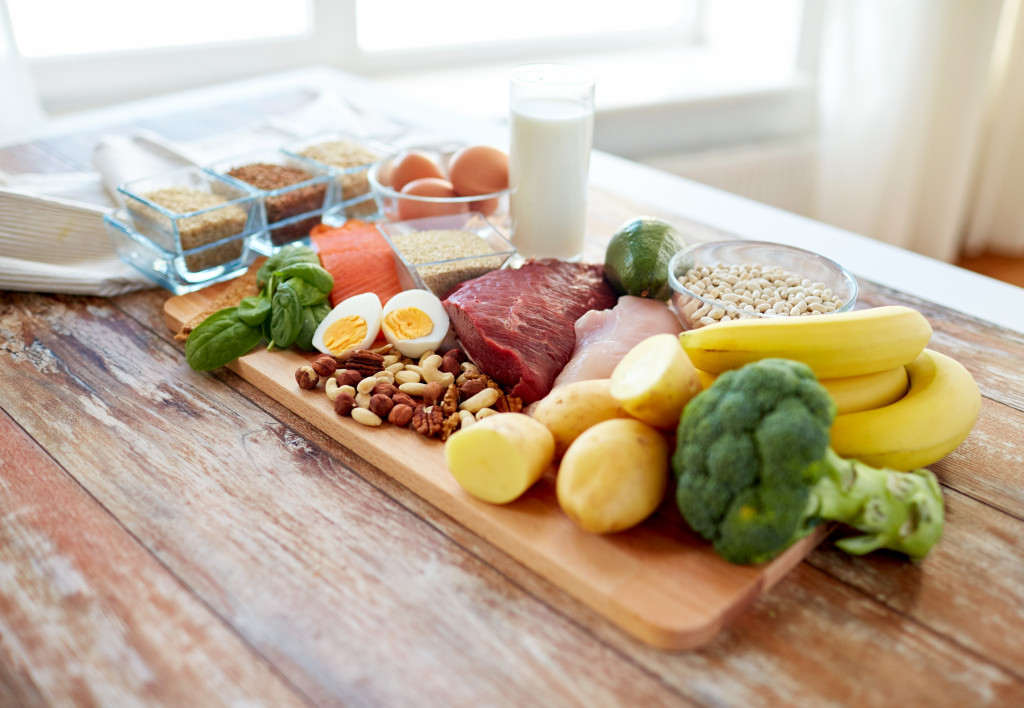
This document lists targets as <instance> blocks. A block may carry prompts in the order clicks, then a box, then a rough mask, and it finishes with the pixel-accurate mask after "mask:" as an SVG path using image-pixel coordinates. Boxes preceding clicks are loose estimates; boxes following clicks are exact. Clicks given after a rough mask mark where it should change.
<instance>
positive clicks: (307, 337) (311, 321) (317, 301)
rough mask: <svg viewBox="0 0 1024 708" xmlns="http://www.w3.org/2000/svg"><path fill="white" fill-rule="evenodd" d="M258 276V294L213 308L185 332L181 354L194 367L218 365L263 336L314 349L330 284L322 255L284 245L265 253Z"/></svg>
mask: <svg viewBox="0 0 1024 708" xmlns="http://www.w3.org/2000/svg"><path fill="white" fill-rule="evenodd" d="M256 278H257V280H258V281H259V285H260V288H261V290H260V294H259V295H254V296H252V297H247V298H245V299H244V300H242V301H241V302H240V303H239V304H238V307H232V308H227V309H224V310H220V311H218V312H216V313H214V314H213V315H211V316H210V317H208V318H207V319H206V320H204V321H203V323H202V324H200V325H199V326H198V327H196V329H194V330H193V331H192V333H191V334H190V335H189V338H188V341H187V343H186V345H185V358H186V360H187V361H188V363H189V366H191V367H192V368H193V369H195V370H196V371H209V370H210V369H216V368H217V367H219V366H223V365H224V364H227V363H229V362H231V361H233V360H234V359H237V358H238V357H240V356H242V355H243V354H246V353H248V352H249V350H251V349H252V348H253V347H255V346H256V345H257V344H259V343H260V341H261V340H264V339H266V340H267V342H268V344H267V349H268V350H270V351H273V350H275V349H286V348H288V347H290V346H292V345H293V344H294V345H295V346H297V347H299V348H300V349H304V350H306V351H312V350H313V348H314V347H313V333H314V332H316V328H317V325H319V324H320V322H321V321H322V320H323V319H324V317H326V316H327V314H328V313H329V312H330V311H331V306H330V305H329V304H327V298H328V296H329V295H330V293H331V290H332V289H333V288H334V278H333V277H332V276H331V274H330V273H329V272H327V271H326V270H324V268H323V267H321V266H320V257H319V256H318V255H317V254H316V252H315V251H314V250H313V249H311V248H309V247H308V246H302V245H298V244H295V245H291V246H286V247H284V248H282V249H281V250H280V251H278V252H277V253H275V254H274V255H272V256H271V257H270V258H268V259H267V261H266V263H264V264H263V266H262V267H261V268H260V269H259V270H258V271H257V272H256ZM197 333H198V336H197Z"/></svg>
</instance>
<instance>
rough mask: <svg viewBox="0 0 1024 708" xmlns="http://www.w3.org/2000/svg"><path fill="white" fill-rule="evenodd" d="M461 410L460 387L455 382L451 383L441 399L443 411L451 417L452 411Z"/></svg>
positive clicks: (446, 415)
mask: <svg viewBox="0 0 1024 708" xmlns="http://www.w3.org/2000/svg"><path fill="white" fill-rule="evenodd" d="M458 411H459V387H458V386H456V385H455V384H449V386H448V388H447V389H446V390H445V392H444V397H443V398H442V399H441V412H442V413H444V415H445V417H446V418H447V417H450V416H451V414H452V413H458Z"/></svg>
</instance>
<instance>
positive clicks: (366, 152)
mask: <svg viewBox="0 0 1024 708" xmlns="http://www.w3.org/2000/svg"><path fill="white" fill-rule="evenodd" d="M299 154H300V155H302V156H303V157H308V158H309V159H310V160H316V161H317V162H321V163H323V164H325V165H331V166H332V167H338V168H341V169H343V170H350V171H347V172H345V173H343V174H342V175H341V198H342V199H343V200H344V201H348V200H350V199H353V198H355V197H358V196H359V195H361V194H366V193H367V192H369V191H370V182H369V181H368V180H367V178H366V170H367V169H369V166H370V165H371V164H372V163H374V162H376V161H377V160H379V159H381V157H383V156H382V155H380V154H379V153H377V152H376V151H374V150H371V149H370V148H368V147H366V146H365V145H361V144H359V143H357V142H353V141H351V140H328V141H327V142H323V143H317V144H316V145H310V146H309V147H307V148H305V149H303V150H300V151H299ZM364 166H365V168H366V169H362V170H353V169H352V168H355V167H364Z"/></svg>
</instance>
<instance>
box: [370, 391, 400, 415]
mask: <svg viewBox="0 0 1024 708" xmlns="http://www.w3.org/2000/svg"><path fill="white" fill-rule="evenodd" d="M368 407H369V409H370V410H371V411H373V412H374V413H376V414H377V416H379V417H380V418H387V417H388V414H389V413H391V409H392V408H394V407H395V404H394V401H392V400H391V399H390V398H389V397H388V396H385V395H384V394H383V393H375V394H373V395H372V396H370V405H369V406H368Z"/></svg>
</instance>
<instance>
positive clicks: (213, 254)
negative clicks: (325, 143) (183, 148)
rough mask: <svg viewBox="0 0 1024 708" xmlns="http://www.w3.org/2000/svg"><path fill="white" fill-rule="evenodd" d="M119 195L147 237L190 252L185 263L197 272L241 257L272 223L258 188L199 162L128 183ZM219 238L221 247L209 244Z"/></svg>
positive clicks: (173, 249)
mask: <svg viewBox="0 0 1024 708" xmlns="http://www.w3.org/2000/svg"><path fill="white" fill-rule="evenodd" d="M117 195H118V199H119V200H120V202H121V206H122V207H124V208H125V210H126V213H127V218H128V223H129V224H130V225H131V226H132V228H133V229H134V230H135V231H136V232H138V233H139V234H140V235H141V236H144V237H145V238H147V239H149V240H150V241H151V242H152V243H153V244H154V245H155V246H157V247H159V248H161V249H163V250H164V251H167V252H169V253H175V254H182V253H185V252H186V251H187V252H189V257H188V258H186V259H185V261H184V263H185V267H186V268H187V269H188V271H190V272H192V273H199V272H202V271H206V270H209V269H210V268H215V267H217V266H221V265H224V264H226V263H231V262H234V261H237V260H238V259H239V258H241V257H242V252H243V250H247V248H248V245H247V243H248V237H250V236H252V235H253V234H256V233H258V232H261V231H262V230H263V228H264V226H265V223H266V222H265V215H264V211H263V205H262V204H261V203H260V201H259V198H258V197H257V196H256V195H255V193H253V192H252V190H250V189H246V188H243V187H241V186H239V185H237V184H235V183H233V182H228V181H227V180H225V179H224V178H222V177H219V176H217V175H215V174H212V173H210V172H207V171H205V170H202V169H199V168H198V167H185V168H180V169H177V170H172V171H170V172H164V173H161V174H157V175H153V176H151V177H145V178H142V179H137V180H132V181H130V182H125V183H124V184H121V185H119V186H118V188H117ZM236 237H237V238H236ZM214 243H218V244H219V246H220V247H219V248H217V249H203V247H205V246H210V245H211V244H214ZM200 249H202V250H200Z"/></svg>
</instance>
